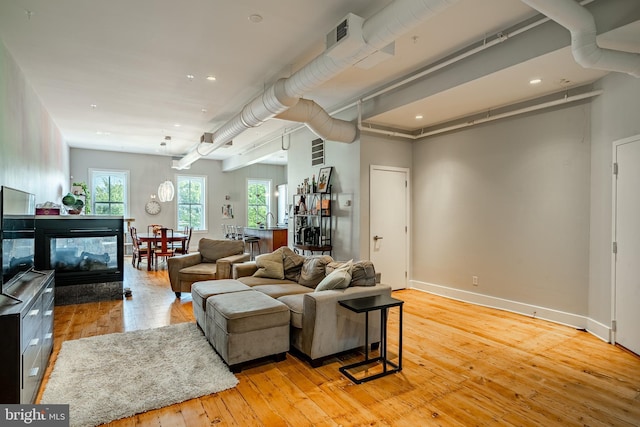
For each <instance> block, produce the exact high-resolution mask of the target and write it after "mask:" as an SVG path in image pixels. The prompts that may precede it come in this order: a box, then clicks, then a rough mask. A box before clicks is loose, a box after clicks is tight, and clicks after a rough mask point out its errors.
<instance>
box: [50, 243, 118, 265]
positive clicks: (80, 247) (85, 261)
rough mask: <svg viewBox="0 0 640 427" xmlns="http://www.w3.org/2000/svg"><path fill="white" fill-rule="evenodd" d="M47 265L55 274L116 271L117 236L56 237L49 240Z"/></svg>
mask: <svg viewBox="0 0 640 427" xmlns="http://www.w3.org/2000/svg"><path fill="white" fill-rule="evenodd" d="M49 254H50V260H49V263H50V264H49V265H50V266H51V268H53V269H54V270H56V272H60V273H62V272H85V271H101V270H116V269H117V268H118V239H117V236H100V237H58V238H51V240H50V253H49Z"/></svg>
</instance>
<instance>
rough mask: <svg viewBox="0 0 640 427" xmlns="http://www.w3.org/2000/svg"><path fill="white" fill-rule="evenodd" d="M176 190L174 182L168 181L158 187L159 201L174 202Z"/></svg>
mask: <svg viewBox="0 0 640 427" xmlns="http://www.w3.org/2000/svg"><path fill="white" fill-rule="evenodd" d="M174 194H175V189H174V188H173V182H171V181H170V180H166V181H165V182H163V183H162V184H160V186H159V187H158V199H159V200H160V201H161V202H170V201H172V200H173V196H174Z"/></svg>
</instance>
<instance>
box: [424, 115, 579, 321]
mask: <svg viewBox="0 0 640 427" xmlns="http://www.w3.org/2000/svg"><path fill="white" fill-rule="evenodd" d="M589 137H590V107H589V105H588V104H580V105H572V106H570V107H567V108H562V109H556V110H554V111H546V112H542V113H538V114H532V115H528V116H521V117H517V118H512V119H509V120H504V121H500V122H494V123H490V124H485V125H482V126H477V127H473V128H469V129H467V130H464V131H460V132H456V133H451V134H446V135H441V136H437V137H432V138H429V139H426V140H423V141H421V142H417V143H416V144H414V147H413V148H414V149H413V178H414V180H413V218H414V237H413V257H412V264H413V274H412V279H413V282H414V284H417V285H418V287H419V286H420V284H421V283H422V284H436V285H441V286H446V287H449V288H453V289H456V290H462V291H468V292H477V293H480V294H483V295H489V296H492V297H497V298H503V299H506V300H510V301H516V302H524V303H526V304H529V305H533V306H541V307H546V308H551V309H554V310H559V311H562V312H566V313H572V314H576V315H581V316H583V315H586V314H587V312H588V271H589V192H590V176H589V174H590V141H589ZM474 275H475V276H478V277H479V286H477V287H476V286H473V285H472V276H474ZM531 314H533V313H531Z"/></svg>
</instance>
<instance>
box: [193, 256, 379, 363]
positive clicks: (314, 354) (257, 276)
mask: <svg viewBox="0 0 640 427" xmlns="http://www.w3.org/2000/svg"><path fill="white" fill-rule="evenodd" d="M345 270H346V271H348V272H349V274H342V273H345ZM232 271H233V278H234V279H236V280H237V281H239V282H241V283H243V284H245V285H247V286H249V287H250V288H251V289H252V290H253V291H258V292H261V293H263V294H266V295H268V296H270V297H271V298H273V299H275V300H277V301H279V302H281V303H283V304H285V305H286V306H287V307H288V308H289V311H290V334H289V338H290V342H289V344H290V350H293V351H294V352H296V353H299V354H300V355H302V356H303V357H304V358H305V359H307V360H308V361H309V362H310V363H311V364H312V366H319V365H320V364H322V362H323V361H324V360H325V359H326V358H328V357H331V356H334V355H336V354H339V353H342V352H345V351H349V350H353V349H356V348H359V347H362V346H364V343H365V315H364V314H356V313H353V312H351V311H349V310H347V309H346V308H344V307H342V306H340V305H339V304H338V301H340V300H345V299H350V298H360V297H367V296H374V295H391V287H390V286H387V285H382V284H379V283H377V280H376V273H375V269H374V266H373V264H372V263H371V262H370V261H358V262H352V261H348V262H337V261H335V260H333V259H332V258H331V257H330V256H328V255H315V256H302V255H299V254H297V253H295V252H293V251H292V250H291V249H289V248H287V247H282V248H279V249H278V250H276V251H274V252H272V253H271V254H264V255H261V256H259V257H257V259H256V261H250V262H243V263H236V264H233V265H232ZM332 273H333V274H332ZM336 277H337V278H336ZM194 303H195V300H194ZM369 316H370V317H369V342H370V343H377V342H379V341H380V313H379V312H373V313H371V314H370V315H369Z"/></svg>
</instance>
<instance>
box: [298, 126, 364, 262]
mask: <svg viewBox="0 0 640 427" xmlns="http://www.w3.org/2000/svg"><path fill="white" fill-rule="evenodd" d="M316 138H318V137H317V136H316V135H315V134H314V133H312V132H311V131H309V130H307V129H303V130H301V131H299V132H296V133H294V134H292V135H291V144H290V148H289V152H288V162H287V163H288V181H289V203H293V194H295V192H296V187H297V186H298V184H300V183H302V182H303V180H304V178H309V180H311V177H312V176H313V174H315V175H316V178H317V177H318V172H319V171H320V168H321V167H324V166H332V167H333V171H332V173H331V182H330V184H331V190H332V193H333V194H332V202H331V214H332V216H333V218H332V227H333V230H332V238H333V240H332V245H333V248H334V250H333V253H332V256H333V258H334V259H338V260H348V259H351V258H353V259H359V258H360V228H359V224H358V222H359V221H358V218H359V216H360V204H359V203H360V142H359V141H356V142H353V143H351V144H345V143H342V142H334V141H325V165H324V166H315V167H312V166H311V141H313V140H314V139H316ZM348 200H351V206H347V201H348ZM289 228H290V230H292V229H293V221H289ZM289 240H290V243H291V242H292V241H293V240H292V237H291V234H290V238H289Z"/></svg>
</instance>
